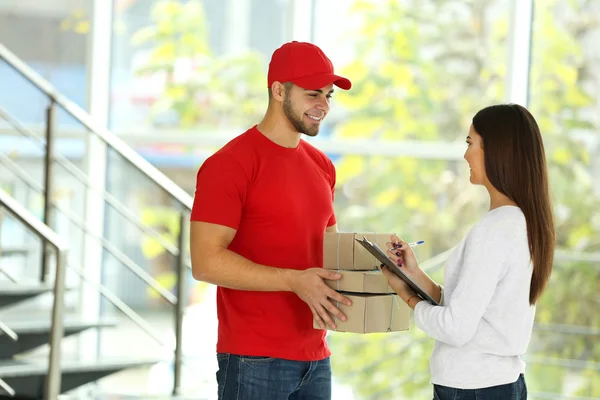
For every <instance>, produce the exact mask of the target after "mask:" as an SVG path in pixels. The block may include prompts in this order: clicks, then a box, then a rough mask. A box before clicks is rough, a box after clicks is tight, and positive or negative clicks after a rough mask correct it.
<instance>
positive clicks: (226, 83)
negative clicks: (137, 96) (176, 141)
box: [132, 0, 267, 130]
mask: <svg viewBox="0 0 600 400" xmlns="http://www.w3.org/2000/svg"><path fill="white" fill-rule="evenodd" d="M151 21H152V24H151V25H149V26H147V27H144V28H142V29H140V30H139V31H137V32H136V33H135V35H134V36H133V38H132V41H133V43H134V44H136V45H137V46H140V47H141V48H144V49H148V57H147V60H146V62H145V63H144V64H143V66H142V67H141V68H140V69H139V70H138V71H137V73H138V74H141V75H153V76H155V77H161V79H164V85H165V87H164V93H163V95H162V96H161V97H160V98H159V99H158V100H157V101H156V102H155V103H154V104H153V107H152V115H151V117H152V118H153V120H154V121H161V120H162V121H164V120H168V121H173V122H171V124H173V125H175V126H177V127H181V128H198V127H200V126H205V127H208V128H209V129H213V130H214V128H215V127H220V126H223V125H227V126H230V127H231V126H238V125H239V126H246V125H248V123H251V122H252V121H257V120H258V119H259V118H260V117H262V115H263V113H264V110H265V106H266V98H267V96H266V93H267V89H266V85H265V77H264V75H265V74H264V60H263V57H262V55H261V54H260V53H258V52H255V51H246V52H243V53H237V54H231V55H229V54H228V55H221V56H217V55H215V54H213V52H212V50H211V49H210V46H209V41H208V39H209V38H208V25H207V19H206V14H205V12H204V9H203V7H202V3H201V2H200V1H199V0H188V1H185V2H181V1H177V0H160V1H157V2H156V3H155V4H154V6H153V8H152V11H151ZM173 117H174V118H173ZM249 121H250V122H249ZM156 123H158V122H156Z"/></svg>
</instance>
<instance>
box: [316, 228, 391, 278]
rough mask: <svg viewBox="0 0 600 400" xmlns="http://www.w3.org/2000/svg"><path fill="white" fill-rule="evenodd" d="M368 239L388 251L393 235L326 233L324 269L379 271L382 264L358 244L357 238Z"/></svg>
mask: <svg viewBox="0 0 600 400" xmlns="http://www.w3.org/2000/svg"><path fill="white" fill-rule="evenodd" d="M363 236H364V237H366V238H367V239H368V240H369V241H370V242H373V243H377V245H378V246H379V247H380V248H381V249H382V250H384V251H385V250H386V246H385V244H386V243H387V242H389V241H390V236H392V234H391V233H345V232H338V233H331V232H326V233H325V236H324V239H323V268H325V269H335V270H337V269H339V270H360V271H369V270H377V269H379V266H380V265H381V263H380V262H379V261H378V260H377V259H376V258H375V257H373V256H372V255H371V253H369V252H368V251H367V249H365V248H364V247H362V246H361V245H360V243H357V242H356V240H354V239H355V238H357V239H362V237H363Z"/></svg>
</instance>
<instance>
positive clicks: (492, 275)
mask: <svg viewBox="0 0 600 400" xmlns="http://www.w3.org/2000/svg"><path fill="white" fill-rule="evenodd" d="M511 229H514V228H511V226H509V224H505V223H502V224H494V226H493V227H491V226H489V225H483V224H482V225H478V226H476V227H475V228H474V229H473V230H472V231H471V232H470V233H469V237H468V238H467V240H466V241H465V244H464V245H465V249H464V253H463V257H462V260H459V262H461V264H460V265H459V266H455V267H456V268H458V269H459V273H458V274H459V275H458V277H457V284H456V287H455V288H453V290H452V295H451V297H450V298H447V299H446V306H444V307H435V306H432V305H430V304H428V303H427V302H424V301H422V302H419V303H418V304H416V305H415V324H416V325H417V326H418V327H419V328H421V329H422V330H423V331H424V332H425V333H427V334H428V335H430V336H431V337H433V338H434V339H436V340H439V341H442V342H444V343H447V344H449V345H451V346H455V347H460V346H462V345H464V344H465V343H467V342H468V341H470V340H471V339H472V338H473V336H474V335H475V332H476V331H477V326H478V325H479V323H480V321H481V318H482V317H483V314H484V312H485V310H486V308H487V307H488V305H489V303H490V301H491V300H492V297H493V296H494V292H495V290H496V286H497V285H498V282H499V281H500V280H501V279H502V277H503V276H504V274H505V273H506V271H507V268H508V264H507V259H508V257H507V256H508V254H509V252H510V251H511V247H512V245H511V238H513V237H514V234H513V232H511Z"/></svg>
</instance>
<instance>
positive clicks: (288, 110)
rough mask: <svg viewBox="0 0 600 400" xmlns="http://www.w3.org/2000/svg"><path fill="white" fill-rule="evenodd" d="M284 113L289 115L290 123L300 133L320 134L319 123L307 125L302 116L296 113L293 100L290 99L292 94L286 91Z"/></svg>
mask: <svg viewBox="0 0 600 400" xmlns="http://www.w3.org/2000/svg"><path fill="white" fill-rule="evenodd" d="M283 113H284V114H285V116H286V117H287V119H288V121H290V124H292V126H293V127H294V129H295V130H296V131H298V132H300V133H304V134H305V135H308V136H317V135H318V134H319V125H317V124H315V125H314V126H310V127H309V126H306V124H305V123H304V121H303V118H302V116H300V117H299V116H297V115H296V114H295V113H294V109H293V108H292V101H291V100H290V96H289V95H288V94H287V93H286V94H285V95H284V98H283Z"/></svg>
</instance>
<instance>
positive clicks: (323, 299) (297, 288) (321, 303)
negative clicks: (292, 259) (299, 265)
mask: <svg viewBox="0 0 600 400" xmlns="http://www.w3.org/2000/svg"><path fill="white" fill-rule="evenodd" d="M295 272H296V273H294V274H293V275H291V276H290V282H289V284H290V288H291V289H292V291H293V292H294V293H296V294H297V295H298V297H300V298H301V299H302V300H303V301H304V302H305V303H306V304H308V307H310V310H311V311H312V313H313V318H314V319H315V321H316V322H317V325H319V327H321V329H325V328H326V325H325V324H327V325H329V326H331V327H332V328H333V329H336V325H335V323H334V322H333V320H332V319H331V316H330V315H329V313H328V312H327V311H329V312H330V313H331V314H333V315H334V316H335V317H336V318H337V319H340V320H342V321H346V316H345V315H344V313H342V312H341V311H340V310H339V309H338V308H337V307H336V306H335V305H334V304H333V303H332V301H331V300H333V301H335V302H340V303H342V304H345V305H347V306H350V305H352V302H351V301H350V299H349V298H347V297H345V296H342V295H341V294H339V293H338V292H336V291H335V290H333V289H332V288H330V287H329V286H327V285H326V284H325V282H323V279H329V280H338V279H341V278H342V275H341V274H339V273H337V272H335V271H328V270H324V269H323V268H310V269H307V270H304V271H295ZM330 299H331V300H330Z"/></svg>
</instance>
